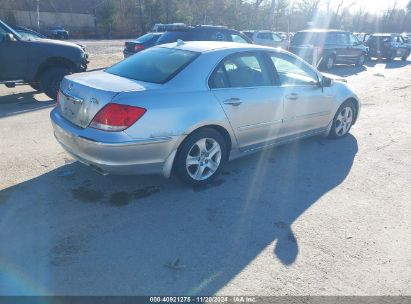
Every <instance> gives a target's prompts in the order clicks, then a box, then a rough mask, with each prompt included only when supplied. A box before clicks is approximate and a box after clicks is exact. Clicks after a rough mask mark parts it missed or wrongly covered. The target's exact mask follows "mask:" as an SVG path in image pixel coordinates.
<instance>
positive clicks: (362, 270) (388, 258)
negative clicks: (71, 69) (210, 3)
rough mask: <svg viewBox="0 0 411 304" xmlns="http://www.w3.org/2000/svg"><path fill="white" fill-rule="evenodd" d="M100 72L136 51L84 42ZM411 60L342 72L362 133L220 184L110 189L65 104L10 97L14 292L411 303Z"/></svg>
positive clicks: (5, 235) (5, 284)
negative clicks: (82, 158)
mask: <svg viewBox="0 0 411 304" xmlns="http://www.w3.org/2000/svg"><path fill="white" fill-rule="evenodd" d="M82 43H84V44H86V45H87V47H88V51H89V52H90V59H91V61H92V63H91V65H90V70H93V69H98V68H102V67H104V66H107V65H108V64H110V63H114V62H116V61H118V60H120V59H121V58H122V53H121V50H122V46H123V41H85V42H82ZM410 60H411V59H409V61H408V62H401V61H395V62H391V63H387V62H376V61H372V62H369V63H367V66H366V67H363V68H357V67H354V66H338V67H336V68H335V69H334V70H333V71H332V72H331V73H332V74H335V75H338V76H342V77H346V78H347V79H348V83H349V84H350V85H351V86H352V87H354V88H355V90H356V92H357V93H358V95H359V96H360V99H361V101H362V103H363V108H362V113H361V116H360V119H359V121H358V123H357V124H356V125H355V126H354V128H353V129H352V131H351V135H349V136H347V137H345V138H344V139H342V140H327V139H323V138H312V139H308V140H304V141H301V142H297V143H294V144H291V145H287V146H281V147H278V148H275V149H272V150H266V151H264V152H261V153H258V154H255V155H252V156H249V157H246V158H243V159H240V160H236V161H233V162H231V163H229V164H228V165H227V167H226V168H225V169H224V171H223V174H222V175H221V177H219V178H218V179H217V180H216V181H215V182H213V184H211V185H209V186H207V187H204V188H189V187H187V186H185V185H184V184H182V183H180V182H179V181H178V180H176V179H174V178H172V179H170V180H164V179H162V178H161V177H157V176H131V177H130V176H110V175H109V176H105V177H104V176H100V175H98V174H97V173H95V172H94V171H91V170H90V169H89V168H87V167H85V166H83V165H81V164H79V163H78V162H75V161H74V160H73V159H72V158H70V157H69V156H68V155H67V154H66V153H65V152H64V151H63V149H62V148H61V147H60V146H59V145H58V144H57V142H56V141H55V139H54V137H53V132H52V127H51V124H50V121H49V112H50V110H51V109H52V107H53V105H54V104H53V103H52V102H51V101H50V100H49V99H48V98H47V97H46V96H45V95H44V94H37V93H36V92H33V91H32V89H31V88H30V87H28V86H18V87H16V88H14V89H7V88H6V87H4V86H0V130H1V131H2V132H1V134H0V143H1V144H0V244H1V245H0V294H1V295H11V294H13V295H15V294H30V295H32V294H41V295H88V294H93V295H153V294H162V295H183V294H184V295H210V294H219V295H253V296H256V295H261V296H263V295H411V289H410V286H411V224H410V216H411V204H410V202H411V187H410V183H411V173H410V172H411V170H410V168H411V128H410V117H411V106H410V104H411V98H410V97H411V61H410Z"/></svg>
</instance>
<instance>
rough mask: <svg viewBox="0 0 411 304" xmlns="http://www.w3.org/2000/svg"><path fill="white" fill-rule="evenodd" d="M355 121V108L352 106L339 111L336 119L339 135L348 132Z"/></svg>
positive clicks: (336, 130)
mask: <svg viewBox="0 0 411 304" xmlns="http://www.w3.org/2000/svg"><path fill="white" fill-rule="evenodd" d="M352 122H353V110H352V108H351V107H348V106H347V107H344V108H342V109H341V111H340V113H338V116H337V119H336V120H335V134H336V135H337V136H339V137H341V136H344V135H345V134H347V133H348V131H349V130H350V128H351V125H352Z"/></svg>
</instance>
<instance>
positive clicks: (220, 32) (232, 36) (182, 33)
mask: <svg viewBox="0 0 411 304" xmlns="http://www.w3.org/2000/svg"><path fill="white" fill-rule="evenodd" d="M179 39H181V40H184V41H231V42H239V43H253V42H252V41H251V39H250V38H248V37H247V36H246V35H244V34H243V33H241V32H239V31H236V30H232V29H229V28H227V27H224V26H211V25H197V26H194V27H191V26H187V27H184V28H180V29H178V30H176V31H169V32H165V33H164V34H163V35H162V36H161V37H160V38H159V39H158V40H157V43H156V44H157V45H160V44H165V43H172V42H176V41H177V40H179Z"/></svg>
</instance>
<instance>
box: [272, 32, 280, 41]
mask: <svg viewBox="0 0 411 304" xmlns="http://www.w3.org/2000/svg"><path fill="white" fill-rule="evenodd" d="M272 40H274V41H275V42H281V41H282V39H281V37H280V36H278V35H277V34H274V33H273V34H272Z"/></svg>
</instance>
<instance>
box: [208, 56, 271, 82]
mask: <svg viewBox="0 0 411 304" xmlns="http://www.w3.org/2000/svg"><path fill="white" fill-rule="evenodd" d="M270 85H271V79H270V74H269V71H268V69H267V67H266V65H265V64H264V58H263V56H261V55H259V54H254V53H243V54H238V55H234V56H229V57H228V58H226V59H225V60H223V61H222V62H221V63H220V64H219V66H218V67H217V69H216V70H215V71H214V72H213V74H212V75H211V77H210V81H209V86H210V88H211V89H216V88H248V87H260V86H270Z"/></svg>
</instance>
